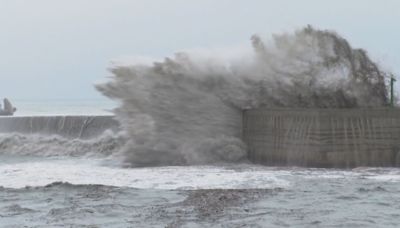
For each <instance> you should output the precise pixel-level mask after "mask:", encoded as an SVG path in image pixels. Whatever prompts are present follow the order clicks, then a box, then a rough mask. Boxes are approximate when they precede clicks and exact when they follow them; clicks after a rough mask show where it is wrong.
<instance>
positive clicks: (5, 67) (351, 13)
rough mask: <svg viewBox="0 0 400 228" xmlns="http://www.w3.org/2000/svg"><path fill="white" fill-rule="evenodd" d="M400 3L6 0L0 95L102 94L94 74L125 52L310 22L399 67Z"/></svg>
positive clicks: (236, 37) (154, 51) (219, 40)
mask: <svg viewBox="0 0 400 228" xmlns="http://www.w3.org/2000/svg"><path fill="white" fill-rule="evenodd" d="M399 9H400V1H398V0H384V1H382V0H331V1H322V0H302V1H299V0H280V1H276V0H271V1H270V0H141V1H140V0H0V31H1V32H0V97H4V96H7V97H10V98H14V99H55V98H56V99H98V98H101V97H102V96H101V95H100V94H99V93H98V92H97V91H95V90H94V89H93V83H95V82H98V81H102V80H104V78H105V77H106V76H107V75H108V72H107V71H106V68H107V67H108V66H109V62H110V60H112V59H115V58H118V57H120V56H129V55H144V56H153V57H163V56H166V55H171V54H172V53H174V52H175V51H178V50H182V49H190V48H207V47H220V46H222V47H224V46H232V45H235V44H241V43H243V42H248V43H249V45H250V42H249V38H250V36H251V35H252V34H254V33H258V34H262V35H269V34H270V33H279V32H285V31H287V32H290V31H292V30H293V29H296V28H300V27H302V26H304V25H307V24H311V25H313V26H315V27H317V28H321V29H332V30H336V31H337V32H338V33H339V34H341V35H342V36H344V37H345V38H347V39H348V40H349V41H350V43H351V44H352V45H353V47H360V48H364V49H366V50H367V51H368V52H369V53H370V55H371V56H372V57H373V58H374V59H375V60H376V61H378V62H380V63H381V64H382V65H383V66H384V67H385V68H386V69H389V70H393V71H394V72H395V73H400V42H399V41H400V24H399V21H400V11H399ZM399 84H400V83H399ZM397 88H400V86H399V85H397Z"/></svg>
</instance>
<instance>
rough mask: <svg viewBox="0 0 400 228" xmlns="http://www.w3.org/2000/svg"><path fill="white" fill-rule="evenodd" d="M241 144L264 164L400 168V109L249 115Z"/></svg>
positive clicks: (264, 111)
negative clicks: (244, 144) (245, 145)
mask: <svg viewBox="0 0 400 228" xmlns="http://www.w3.org/2000/svg"><path fill="white" fill-rule="evenodd" d="M243 139H244V141H245V142H246V144H247V146H248V151H249V158H250V160H251V161H253V162H256V163H261V164H266V165H283V166H286V165H292V166H307V167H338V168H342V167H348V168H350V167H359V166H400V152H399V151H400V109H391V108H379V109H372V108H371V109H370V108H361V109H283V108H282V109H254V110H247V111H244V114H243Z"/></svg>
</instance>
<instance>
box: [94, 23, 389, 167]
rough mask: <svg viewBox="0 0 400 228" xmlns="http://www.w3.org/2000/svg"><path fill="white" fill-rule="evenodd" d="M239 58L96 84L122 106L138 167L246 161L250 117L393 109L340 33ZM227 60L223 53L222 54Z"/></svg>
mask: <svg viewBox="0 0 400 228" xmlns="http://www.w3.org/2000/svg"><path fill="white" fill-rule="evenodd" d="M251 41H252V49H249V50H244V51H243V53H242V54H236V55H235V56H225V57H221V55H213V54H212V52H210V54H209V55H205V54H204V53H206V51H203V52H202V54H201V55H199V54H198V52H195V51H193V52H190V51H189V52H180V53H177V54H175V55H174V56H173V57H169V58H165V60H164V61H161V62H154V63H152V64H142V63H135V62H134V63H132V64H131V65H126V64H125V65H118V64H117V65H115V66H113V67H112V69H111V72H112V74H113V76H112V78H111V80H110V81H109V82H107V83H105V84H101V85H97V89H98V90H99V91H101V92H102V93H103V94H104V95H106V96H108V97H110V98H112V99H115V100H118V101H120V102H121V106H120V107H119V108H117V109H116V110H115V114H116V117H117V119H118V121H119V122H120V124H121V127H122V128H123V131H124V134H125V136H126V138H127V139H128V140H127V141H126V143H125V145H124V147H123V153H124V154H125V157H126V159H125V161H126V162H127V163H128V164H130V165H132V166H148V165H185V164H189V165H190V164H208V163H215V162H237V161H241V160H244V159H246V146H245V145H244V143H243V142H242V140H241V129H242V127H241V115H242V110H244V109H250V108H259V107H319V108H328V107H335V108H350V107H376V106H384V105H386V104H387V100H388V99H387V91H386V87H385V82H384V76H385V73H384V72H382V71H381V70H380V68H379V67H378V65H377V64H375V63H374V62H372V61H371V60H370V58H369V57H368V55H367V54H366V52H365V51H364V50H361V49H352V48H351V47H350V45H349V43H348V42H347V41H346V40H345V39H343V38H341V37H340V36H339V35H337V34H336V33H334V32H331V31H321V30H316V29H313V28H312V27H310V26H308V27H306V28H304V29H302V30H298V31H296V32H294V33H293V34H282V35H274V36H273V38H272V39H270V40H263V39H262V38H261V37H259V36H257V35H254V36H252V38H251ZM222 56H223V54H222Z"/></svg>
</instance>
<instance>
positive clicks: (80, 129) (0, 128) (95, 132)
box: [0, 116, 119, 139]
mask: <svg viewBox="0 0 400 228" xmlns="http://www.w3.org/2000/svg"><path fill="white" fill-rule="evenodd" d="M118 128H119V124H118V122H117V121H116V120H114V117H113V116H21V117H18V116H15V117H14V116H13V117H0V133H22V134H41V135H60V136H63V137H67V138H80V139H86V138H92V137H96V136H99V135H101V134H102V133H103V132H104V131H105V130H108V129H110V130H114V131H117V130H118Z"/></svg>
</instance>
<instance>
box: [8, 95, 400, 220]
mask: <svg viewBox="0 0 400 228" xmlns="http://www.w3.org/2000/svg"><path fill="white" fill-rule="evenodd" d="M13 103H14V105H15V106H16V107H17V108H18V112H17V113H16V116H17V117H18V116H19V117H32V116H47V117H49V118H50V117H52V116H76V115H78V116H104V115H113V113H112V111H111V110H113V109H114V108H115V107H116V106H117V104H116V103H114V102H110V101H107V100H105V101H104V100H50V101H45V100H44V101H39V100H35V101H28V100H15V101H13ZM2 118H4V117H2ZM7 118H8V117H7ZM0 129H1V126H0ZM118 140H120V139H119V138H118V136H117V135H116V134H115V133H113V132H108V133H107V132H106V133H105V134H103V135H101V136H98V137H97V138H96V139H93V138H89V139H76V138H64V137H63V136H57V135H38V134H34V133H29V134H27V133H24V134H22V133H15V132H6V133H1V134H0V186H1V187H0V227H399V226H400V169H398V168H373V167H357V168H354V169H321V168H302V167H266V166H261V165H256V164H251V163H250V162H240V163H235V164H232V163H229V164H225V163H217V164H212V165H179V166H170V165H168V166H153V167H151V166H148V167H130V166H124V165H121V163H119V162H117V161H120V157H121V154H120V153H119V150H121V148H120V147H118V145H116V144H118Z"/></svg>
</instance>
